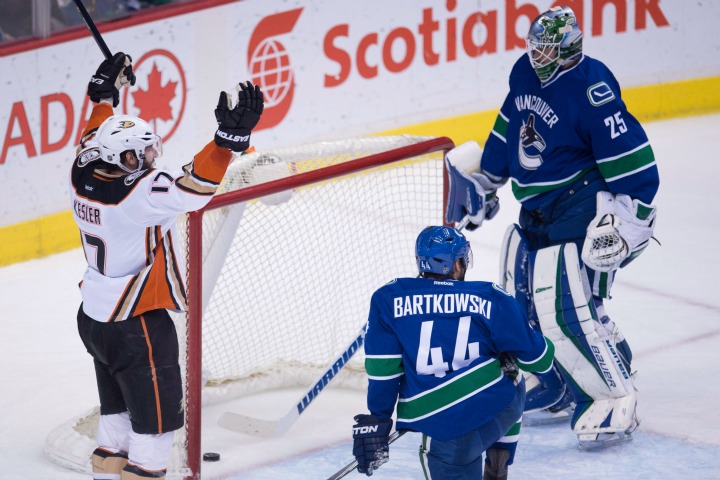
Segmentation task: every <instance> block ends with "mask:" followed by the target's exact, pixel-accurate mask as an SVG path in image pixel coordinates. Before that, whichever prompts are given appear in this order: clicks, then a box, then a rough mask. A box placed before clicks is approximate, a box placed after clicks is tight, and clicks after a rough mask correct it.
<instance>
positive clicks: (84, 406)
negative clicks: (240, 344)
mask: <svg viewBox="0 0 720 480" xmlns="http://www.w3.org/2000/svg"><path fill="white" fill-rule="evenodd" d="M645 126H646V130H647V132H648V135H649V137H650V140H651V143H652V145H653V148H654V150H655V155H656V158H657V162H658V166H659V169H660V177H661V186H660V192H659V194H658V196H657V198H656V202H655V203H656V205H657V207H658V220H657V228H656V230H655V236H656V237H657V238H658V239H659V240H660V242H661V243H662V246H658V245H657V244H653V245H651V246H650V247H649V248H648V249H647V250H646V252H645V253H644V254H643V255H642V256H641V257H640V258H639V259H638V260H636V261H635V262H634V263H633V264H632V265H631V266H630V267H628V268H626V269H624V270H621V271H620V272H619V274H618V278H617V280H616V283H615V287H614V290H613V293H614V294H613V299H612V300H611V301H609V302H608V303H607V309H608V313H609V314H610V315H611V316H612V318H613V319H614V320H615V321H616V323H617V324H618V325H619V326H620V328H621V329H622V330H623V332H624V334H625V335H626V337H627V338H628V340H629V342H630V345H631V346H632V348H633V350H634V353H635V360H634V363H633V366H634V368H635V369H637V370H638V372H639V377H638V380H637V386H638V388H639V414H640V418H641V421H642V423H641V426H640V428H639V429H638V431H637V432H636V433H635V434H634V440H633V441H632V442H631V443H628V444H625V445H622V446H617V447H614V448H611V449H607V450H605V451H598V452H581V451H579V450H578V449H577V442H576V439H575V437H574V435H572V433H571V432H570V430H569V427H568V426H567V425H562V426H546V427H534V428H530V427H527V428H524V429H523V431H522V432H521V438H520V445H519V447H518V453H517V457H516V461H515V465H513V466H512V467H511V473H510V476H511V478H514V479H521V478H522V479H533V480H542V479H548V480H549V479H553V480H556V479H565V478H567V479H573V480H585V479H587V480H590V479H598V478H624V479H652V480H656V479H675V478H688V477H692V478H696V479H698V480H705V479H720V380H719V379H718V373H717V368H716V367H717V365H718V363H719V361H720V284H719V282H718V279H717V276H718V272H719V271H720V209H719V208H718V204H717V203H716V202H718V201H720V193H719V191H718V186H717V185H718V177H719V176H720V175H719V174H720V163H718V162H720V159H719V158H718V152H720V135H718V132H719V131H720V115H707V116H699V117H693V118H687V119H677V120H669V121H662V122H653V123H647V124H646V125H645ZM500 195H501V199H502V200H501V203H502V208H501V212H500V214H499V215H498V217H497V218H495V219H494V220H493V221H492V222H488V223H487V224H485V225H483V226H482V228H481V229H479V230H478V231H476V232H475V233H473V234H471V235H470V239H471V241H472V244H473V249H474V252H475V267H474V269H473V271H472V272H471V278H473V279H474V278H482V279H486V280H496V279H497V258H498V251H499V246H500V242H501V239H502V235H503V232H504V230H505V227H506V226H507V225H508V224H509V223H512V222H513V221H514V220H515V217H516V215H517V210H518V208H517V205H516V204H515V202H514V200H513V199H512V195H511V193H510V191H509V190H508V188H507V187H505V188H504V189H503V190H502V191H501V192H500ZM408 255H412V252H408ZM84 264H85V262H84V259H83V258H82V253H81V251H80V250H79V249H78V250H73V251H69V252H65V253H61V254H57V255H52V256H50V257H47V258H44V259H40V260H33V261H29V262H24V263H20V264H15V265H11V266H8V267H4V268H0V312H1V313H0V327H1V330H0V332H1V333H0V479H21V478H22V479H28V480H34V479H58V480H71V479H82V478H89V477H86V476H84V475H81V474H78V473H76V472H71V471H69V470H64V469H62V468H60V467H58V466H56V465H55V464H53V463H51V462H50V461H49V460H47V459H46V458H45V457H44V454H43V443H44V441H45V437H46V435H47V434H48V432H49V431H50V430H51V429H52V428H54V427H56V426H57V425H59V424H61V423H63V422H65V421H66V420H68V419H70V418H71V417H74V416H76V415H78V414H80V413H83V412H84V411H86V410H89V409H90V408H92V407H93V406H95V405H96V403H97V393H96V390H95V379H94V373H93V367H92V361H91V360H90V357H89V356H88V354H87V353H86V352H85V350H84V348H83V346H82V343H81V342H80V339H79V338H78V335H77V329H76V324H75V315H76V311H77V307H78V305H79V302H80V296H79V293H78V289H77V282H78V281H79V280H80V278H81V276H82V273H83V270H84ZM379 268H381V266H379ZM299 393H300V390H283V391H273V392H265V393H262V394H258V395H255V396H251V397H246V398H243V399H240V400H237V401H235V402H233V403H232V404H229V405H228V404H225V405H220V406H215V407H212V408H210V409H208V410H207V411H205V413H204V420H203V451H215V452H219V453H221V455H222V459H221V461H220V462H218V463H214V464H209V463H204V464H203V478H215V479H220V478H222V479H228V480H230V479H289V480H292V479H298V480H299V479H323V478H327V477H328V476H330V475H331V474H332V473H334V472H335V471H336V470H338V469H340V468H341V467H342V466H344V465H345V464H346V463H348V462H349V461H350V460H352V454H351V442H350V440H349V432H350V425H351V423H352V415H353V414H355V413H359V412H362V411H364V398H363V396H362V394H360V393H358V392H353V391H347V390H338V389H332V388H330V389H327V390H326V391H325V392H323V394H322V395H320V396H319V397H318V399H317V400H316V402H315V403H313V405H311V406H310V408H309V409H308V410H307V411H306V413H304V414H303V416H302V417H301V418H300V420H299V421H298V422H297V424H296V425H295V426H294V427H293V428H292V429H291V430H290V431H289V432H288V433H287V434H286V435H285V436H284V437H282V438H279V439H271V440H268V439H257V438H253V437H248V436H244V435H240V434H235V433H231V432H228V431H224V430H222V429H219V428H217V427H215V426H214V424H215V420H216V419H217V418H218V417H219V416H220V415H221V414H222V413H223V412H224V411H226V410H233V411H237V412H241V413H244V414H248V415H254V416H258V417H262V418H268V419H272V418H280V417H281V416H282V415H283V414H284V413H285V412H287V410H288V409H289V408H290V406H291V405H292V404H293V403H294V402H295V400H296V397H297V396H298V395H299ZM418 445H419V439H418V436H417V435H416V434H408V435H406V436H405V437H403V438H401V439H400V440H399V441H398V442H397V443H396V444H394V445H393V447H392V448H391V460H390V463H388V464H386V465H384V466H383V467H382V468H381V469H380V470H379V471H378V472H376V474H375V475H373V478H377V479H417V478H422V474H421V470H420V465H419V462H418V458H417V447H418ZM347 478H360V476H359V475H358V474H356V473H353V474H351V475H349V476H348V477H347Z"/></svg>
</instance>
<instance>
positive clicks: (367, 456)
mask: <svg viewBox="0 0 720 480" xmlns="http://www.w3.org/2000/svg"><path fill="white" fill-rule="evenodd" d="M355 421H356V422H357V423H356V424H355V425H353V455H355V459H356V460H357V462H358V466H357V470H358V472H360V473H364V474H365V475H367V476H368V477H369V476H370V475H372V474H373V472H374V471H375V470H377V469H378V468H380V465H382V464H384V463H387V461H388V459H389V457H390V447H389V444H388V437H389V436H390V430H392V426H393V421H392V420H391V419H389V418H377V417H376V416H375V415H365V414H362V415H355Z"/></svg>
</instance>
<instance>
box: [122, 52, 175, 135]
mask: <svg viewBox="0 0 720 480" xmlns="http://www.w3.org/2000/svg"><path fill="white" fill-rule="evenodd" d="M177 84H178V82H170V81H168V82H167V83H166V84H165V85H163V84H162V74H161V73H160V71H159V70H158V68H157V64H156V63H153V68H152V70H151V71H150V75H148V88H147V90H143V89H138V90H137V91H136V92H134V93H133V94H132V95H133V100H134V101H135V106H136V107H137V108H138V109H139V110H140V113H138V117H140V118H142V119H143V120H145V121H146V122H150V121H153V122H157V120H172V108H171V107H170V102H171V101H172V99H173V98H175V88H176V87H177Z"/></svg>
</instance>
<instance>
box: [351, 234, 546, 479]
mask: <svg viewBox="0 0 720 480" xmlns="http://www.w3.org/2000/svg"><path fill="white" fill-rule="evenodd" d="M416 259H417V266H418V270H419V272H420V276H419V277H418V278H398V279H395V280H393V281H391V282H390V283H388V284H387V285H385V286H384V287H382V288H380V289H378V290H377V291H376V292H375V293H374V294H373V296H372V301H371V304H370V314H369V319H368V331H367V335H366V338H365V354H366V360H365V368H366V370H367V374H368V378H369V384H368V396H367V405H368V410H369V411H370V414H362V415H357V416H356V417H355V421H356V424H355V425H354V427H353V439H354V445H353V454H354V455H355V458H356V459H357V461H358V467H357V468H358V471H359V472H360V473H365V474H366V475H372V473H373V471H374V470H376V469H377V468H378V467H379V466H380V465H382V464H383V463H385V462H387V461H388V454H389V446H388V436H389V434H390V430H391V429H392V425H393V420H392V418H391V417H392V416H393V412H394V411H395V407H396V405H397V429H398V430H412V431H417V432H422V434H423V435H422V445H421V447H420V458H421V462H422V469H423V472H424V474H425V477H426V478H453V479H468V480H469V479H480V478H483V479H484V480H503V479H506V478H507V470H508V469H507V466H508V465H510V464H512V463H513V458H514V456H515V448H516V445H517V439H518V435H519V431H520V420H521V418H522V410H523V405H524V403H525V382H524V380H523V377H522V375H519V374H518V368H519V369H521V370H526V371H531V372H545V371H548V370H549V369H550V368H551V366H552V359H553V345H552V343H551V342H549V341H547V340H546V339H545V337H543V336H542V334H540V333H539V332H538V331H536V330H533V329H532V328H531V327H530V326H529V324H528V321H527V316H526V314H525V312H523V311H522V309H521V307H520V305H519V303H518V302H517V301H516V300H515V299H514V298H513V297H512V296H511V295H509V294H508V293H507V292H506V291H505V290H503V289H502V288H500V287H499V286H497V285H496V284H494V283H490V282H479V281H472V282H470V281H463V280H464V278H465V272H466V270H467V269H468V268H469V267H470V266H471V263H472V251H471V249H470V244H469V243H468V241H467V239H466V238H465V237H464V236H463V234H462V233H460V232H459V231H458V230H455V229H454V228H451V227H427V228H426V229H424V230H423V231H422V232H421V233H420V235H419V236H418V238H417V242H416ZM485 451H487V454H486V459H485V462H484V463H485V472H484V475H485V476H484V477H483V455H482V454H483V452H485Z"/></svg>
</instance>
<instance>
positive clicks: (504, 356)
mask: <svg viewBox="0 0 720 480" xmlns="http://www.w3.org/2000/svg"><path fill="white" fill-rule="evenodd" d="M498 358H499V360H500V370H502V371H503V373H504V374H505V375H507V376H508V377H509V378H510V380H512V381H513V383H515V385H517V384H519V383H520V380H522V379H518V375H519V374H520V369H519V368H518V366H517V364H516V363H515V359H514V358H513V356H512V355H510V354H509V353H506V352H500V355H499V357H498Z"/></svg>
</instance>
